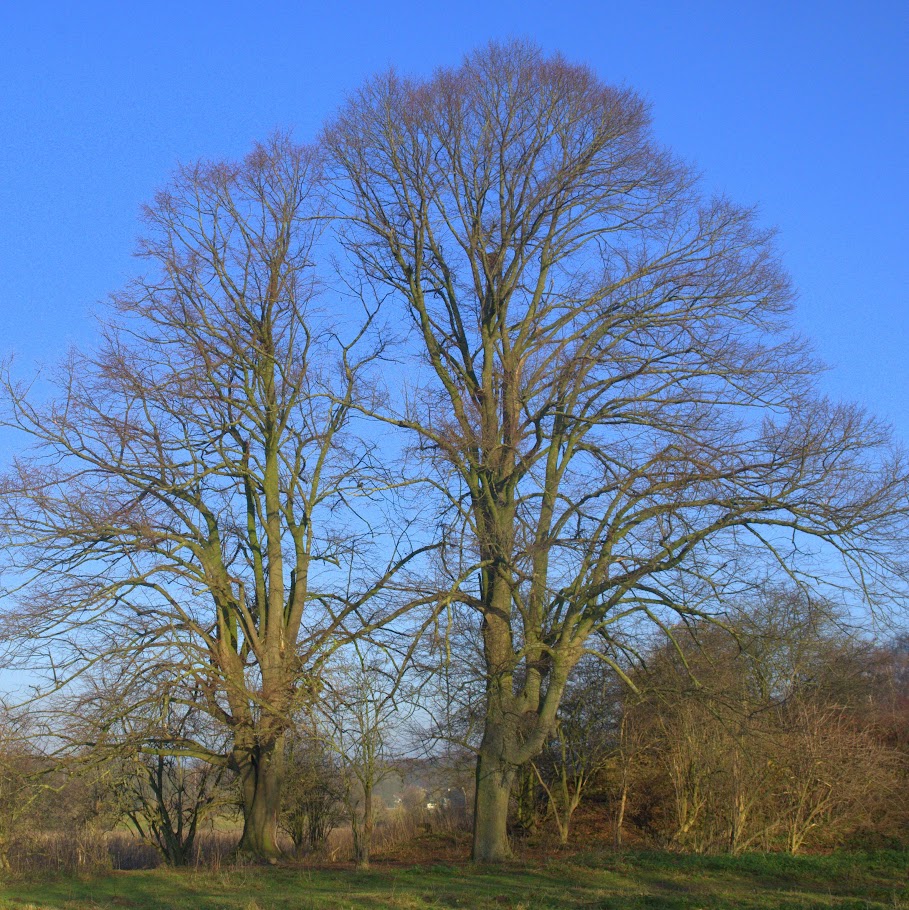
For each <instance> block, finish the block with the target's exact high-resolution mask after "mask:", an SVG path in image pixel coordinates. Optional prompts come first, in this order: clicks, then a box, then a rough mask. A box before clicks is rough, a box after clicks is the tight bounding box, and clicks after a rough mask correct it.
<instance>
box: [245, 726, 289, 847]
mask: <svg viewBox="0 0 909 910" xmlns="http://www.w3.org/2000/svg"><path fill="white" fill-rule="evenodd" d="M283 746H284V742H283V738H278V739H277V740H276V741H273V742H271V743H267V744H259V743H257V744H256V745H255V746H253V747H252V748H251V749H249V750H248V751H247V752H246V753H245V756H244V758H243V759H241V760H240V761H238V762H237V765H238V770H239V773H240V790H241V795H242V798H243V834H242V836H241V838H240V844H239V846H238V847H237V852H238V853H239V854H240V855H243V856H249V857H251V858H253V859H260V860H274V859H277V858H278V857H279V856H280V855H281V849H280V847H279V846H278V843H277V833H278V813H279V812H280V811H281V785H282V783H283V764H284V754H283V752H284V749H283Z"/></svg>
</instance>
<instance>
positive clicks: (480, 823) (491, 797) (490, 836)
mask: <svg viewBox="0 0 909 910" xmlns="http://www.w3.org/2000/svg"><path fill="white" fill-rule="evenodd" d="M513 783H514V768H513V767H511V766H509V765H507V764H506V763H504V762H503V761H502V760H501V759H500V758H498V757H497V756H495V755H490V754H489V753H488V752H487V753H484V751H483V750H482V749H481V750H480V754H479V755H478V756H477V790H476V797H475V801H474V817H473V852H472V854H471V859H472V860H473V862H475V863H498V862H502V861H503V860H506V859H509V858H510V857H511V847H510V845H509V843H508V799H509V797H510V796H511V786H512V784H513Z"/></svg>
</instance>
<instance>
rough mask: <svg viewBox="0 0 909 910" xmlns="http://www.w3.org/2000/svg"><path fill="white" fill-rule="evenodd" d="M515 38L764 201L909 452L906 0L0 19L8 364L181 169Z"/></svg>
mask: <svg viewBox="0 0 909 910" xmlns="http://www.w3.org/2000/svg"><path fill="white" fill-rule="evenodd" d="M515 36H517V37H523V38H529V39H531V40H535V41H537V42H538V43H540V44H541V45H542V46H543V47H544V48H546V49H547V50H560V51H562V52H563V53H564V54H565V55H566V57H568V58H569V59H571V60H575V61H583V62H587V63H589V64H591V65H592V66H593V67H594V68H595V69H596V70H597V72H598V73H599V74H600V75H601V76H602V77H603V78H604V79H605V80H606V81H609V82H615V83H624V84H627V85H630V86H632V87H634V88H635V89H637V90H638V91H639V92H640V93H641V94H643V95H644V96H645V97H646V98H648V99H649V100H650V102H651V104H652V110H653V116H654V122H655V130H656V133H657V135H658V136H659V137H660V139H661V140H662V141H663V142H664V143H666V144H668V145H670V146H672V147H673V148H674V149H675V150H676V152H677V153H679V154H680V155H681V156H683V157H684V158H686V159H688V160H691V161H693V162H695V163H696V164H697V165H698V166H699V167H700V169H701V170H702V171H703V173H704V176H705V181H706V184H707V186H708V187H709V188H711V189H716V190H719V191H722V192H725V193H726V194H728V195H729V196H731V197H732V198H733V199H735V200H736V201H738V202H742V203H748V204H752V203H754V204H757V205H758V206H759V207H760V211H761V213H762V217H763V220H764V222H765V223H766V224H768V225H776V226H778V227H779V229H780V246H781V249H782V250H783V253H784V258H785V261H786V263H787V265H788V267H789V269H790V271H791V273H792V275H793V278H794V280H795V283H796V286H797V287H798V288H799V291H800V300H799V304H798V310H797V313H796V319H795V322H796V326H797V328H798V329H799V330H801V331H803V332H804V333H805V334H807V335H808V336H809V337H811V338H812V339H813V340H814V342H815V346H816V349H817V350H818V352H819V354H820V355H821V357H822V358H823V359H824V360H826V361H827V362H828V363H830V364H831V365H832V366H833V367H834V369H833V371H832V372H831V373H830V374H829V375H828V376H827V377H826V378H825V380H824V384H825V388H826V389H827V390H828V391H829V392H830V393H832V394H833V395H835V396H837V397H845V398H850V399H853V400H857V401H859V402H862V403H864V404H866V405H867V406H868V407H869V408H870V409H871V410H872V411H874V412H876V413H878V414H880V415H881V416H882V417H884V418H886V419H888V420H890V421H892V422H893V424H894V425H895V427H896V429H897V431H898V433H899V434H900V435H901V436H902V437H903V438H904V439H906V440H909V404H907V401H909V394H907V393H909V358H907V356H906V351H907V349H909V312H907V310H909V290H907V289H909V257H907V255H906V247H907V242H909V214H907V213H909V205H907V203H909V104H907V101H909V63H907V60H909V3H906V2H905V0H903V2H890V0H877V2H874V3H871V4H867V3H860V2H848V3H843V2H841V3H837V2H827V3H819V2H801V3H792V2H790V3H775V2H744V3H736V4H730V3H728V2H723V3H721V2H716V3H713V2H709V3H708V2H705V3H697V2H690V3H681V2H679V3H669V2H650V3H634V2H627V0H626V2H623V3H611V2H605V0H604V2H599V3H595V2H586V3H585V2H578V0H559V2H551V0H550V2H537V0H530V2H523V3H516V2H510V0H509V2H496V0H485V2H476V0H466V2H460V3H447V4H440V3H432V2H422V3H418V2H403V0H388V2H384V3H367V2H347V3H345V2H343V0H339V2H337V3H335V4H334V5H333V6H332V5H330V4H328V3H310V2H270V0H260V2H257V3H250V2H242V3H241V2H217V3H216V2H193V0H185V2H183V3H174V2H149V3H101V2H91V0H83V2H78V3H72V2H69V3H55V2H41V0H36V2H31V3H27V4H25V3H21V4H20V3H12V2H7V3H4V4H2V11H0V354H3V353H6V352H8V351H10V350H15V351H17V352H18V355H19V358H20V363H21V365H22V366H23V367H28V366H29V365H31V364H33V363H34V362H36V361H38V360H43V361H44V362H53V360H55V359H56V358H57V357H58V356H59V355H60V354H62V353H63V351H64V350H65V349H66V347H67V346H68V345H69V344H72V343H77V344H84V343H88V342H90V341H91V339H92V337H93V335H94V332H95V326H94V324H93V322H92V321H91V318H90V313H91V312H92V310H93V309H94V308H95V304H96V302H97V301H100V300H103V299H104V298H105V296H106V295H107V294H108V293H109V292H111V291H113V290H116V289H117V288H118V287H119V286H120V285H122V284H123V282H124V281H125V280H126V279H127V278H128V277H129V276H130V275H131V274H132V273H133V271H134V270H135V269H136V263H135V262H134V261H133V260H132V259H131V252H132V249H133V245H134V242H135V238H136V236H137V233H138V230H139V226H138V219H137V215H138V210H139V206H140V204H141V203H142V202H143V201H145V200H148V199H150V197H151V196H152V194H153V193H154V191H155V189H156V188H157V187H159V186H161V185H162V184H164V183H165V182H166V181H167V178H168V175H169V174H170V172H171V170H172V169H173V167H174V166H175V164H176V163H177V162H185V161H190V160H192V159H195V158H198V157H210V158H221V157H235V156H238V155H241V154H243V153H244V152H245V151H246V150H247V149H248V147H249V146H250V144H251V143H252V142H253V141H254V140H256V139H258V138H262V137H264V136H266V135H267V134H268V133H269V132H271V131H272V130H273V129H274V128H276V127H285V128H286V127H290V128H292V129H293V130H294V133H295V135H296V136H297V137H298V138H299V139H302V140H305V139H308V138H311V137H312V136H314V134H315V132H316V131H317V129H318V127H319V125H320V123H321V122H322V121H323V120H324V118H325V117H326V116H328V115H330V114H331V113H332V112H333V111H334V109H335V108H336V107H337V106H338V105H339V103H340V102H341V101H342V99H343V97H344V96H345V94H346V93H347V92H349V91H351V90H353V89H354V88H356V86H357V85H358V84H359V83H360V82H361V81H362V80H363V79H364V78H365V77H367V76H368V75H369V74H371V73H373V72H375V71H377V70H380V69H383V68H385V67H387V66H388V65H391V64H394V65H395V66H396V67H398V68H399V69H400V70H402V71H405V72H412V73H416V74H420V73H428V72H430V71H431V70H432V69H433V68H434V67H436V66H438V65H445V64H453V63H455V62H457V60H458V59H459V58H460V57H461V55H462V54H463V53H464V52H465V51H467V50H469V49H470V48H472V47H474V46H476V45H478V44H480V43H483V42H485V41H488V40H489V39H491V38H508V37H515Z"/></svg>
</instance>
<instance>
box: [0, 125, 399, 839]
mask: <svg viewBox="0 0 909 910" xmlns="http://www.w3.org/2000/svg"><path fill="white" fill-rule="evenodd" d="M320 193H321V190H320V173H319V165H318V156H317V155H316V154H315V153H314V152H313V150H311V149H310V148H307V147H301V146H298V145H295V144H294V143H293V142H291V141H290V140H289V139H288V138H287V137H282V136H277V137H275V138H274V139H273V140H272V141H270V142H269V143H267V144H264V145H260V146H257V147H256V148H255V149H254V150H253V151H252V153H251V154H250V155H249V156H248V157H246V158H245V159H244V160H242V161H240V162H237V163H233V162H226V163H200V164H197V165H193V166H189V167H183V168H181V169H180V170H179V171H178V173H177V174H176V176H175V178H174V180H173V182H172V183H171V185H170V186H169V187H168V188H167V189H165V190H164V191H162V192H160V193H159V194H158V195H157V196H156V198H155V200H154V202H153V204H151V205H150V206H148V207H147V208H146V209H145V213H144V216H145V225H146V228H147V231H146V235H145V238H144V239H143V240H142V241H141V244H140V247H139V256H140V257H141V258H142V259H143V260H144V261H145V262H146V263H148V266H149V271H148V274H147V275H146V276H145V277H142V278H140V279H138V280H136V281H134V282H133V283H132V284H131V285H130V286H129V287H128V288H127V289H126V290H125V291H124V292H123V293H120V294H118V295H116V296H114V298H113V300H112V311H111V312H110V313H108V314H107V315H108V317H109V319H110V320H111V321H110V324H109V325H108V326H107V327H106V328H105V337H104V341H103V343H102V344H101V345H100V347H99V349H98V350H97V351H96V352H94V353H89V354H80V353H74V354H72V355H71V356H70V358H69V359H68V361H67V362H66V363H65V364H64V365H63V366H62V367H61V368H60V370H59V371H58V372H57V373H56V374H55V375H54V376H53V377H52V380H53V383H54V385H55V387H56V393H55V394H51V395H50V396H47V397H48V398H49V400H50V403H49V404H46V405H41V404H36V403H34V401H33V395H32V394H31V393H30V391H29V390H28V389H26V388H24V387H23V386H22V384H21V383H20V384H17V383H16V382H14V381H13V380H11V379H10V380H8V382H7V392H8V408H7V422H8V423H10V424H13V425H15V426H16V427H18V428H19V429H20V430H23V431H25V432H26V433H27V434H29V435H30V436H31V437H32V440H33V442H34V444H35V447H34V449H33V451H32V453H31V454H30V455H29V456H27V457H23V458H22V459H21V460H20V461H19V462H18V464H17V468H16V469H15V470H14V471H13V473H12V474H11V475H10V476H8V477H7V478H6V491H5V495H4V500H3V513H4V514H3V516H2V519H3V523H4V524H5V525H6V526H7V527H8V528H9V529H10V531H11V534H12V535H13V541H14V545H13V546H12V547H10V548H8V550H7V556H8V557H9V558H10V560H11V563H12V568H13V569H14V570H15V574H14V575H13V576H10V577H15V578H16V579H17V580H18V581H22V582H23V583H24V587H22V589H21V591H20V593H19V595H18V596H17V597H12V596H10V597H8V598H7V599H6V604H7V610H6V612H7V616H6V618H5V623H6V626H5V630H6V632H7V633H8V634H10V635H18V636H19V638H18V647H19V648H20V649H21V651H20V654H21V656H22V659H23V661H25V660H26V654H27V650H26V646H25V644H24V643H25V642H28V641H30V642H31V643H32V644H33V648H32V649H31V651H30V652H28V653H29V654H30V658H31V662H32V666H33V668H34V667H35V666H36V665H37V662H38V661H39V659H40V656H41V654H42V653H43V654H44V655H45V665H46V666H47V667H48V669H49V670H51V671H52V673H53V680H52V681H53V683H54V684H55V685H57V686H62V685H63V684H64V683H65V682H66V681H67V680H70V679H73V678H74V677H76V676H77V675H78V673H79V672H81V671H83V670H84V669H85V668H86V667H88V666H90V665H91V664H92V663H93V662H96V661H105V662H107V663H108V664H109V665H112V663H113V662H116V663H117V665H118V666H121V667H125V668H126V670H125V672H126V677H124V678H123V679H121V682H120V687H121V691H122V692H123V693H126V695H125V697H126V699H127V701H128V699H129V697H130V693H140V694H139V695H137V696H136V697H139V698H140V700H141V699H142V698H152V699H155V698H158V699H160V698H165V697H176V698H179V697H180V696H179V695H169V694H166V693H174V692H177V693H179V692H186V691H192V692H195V693H196V697H197V698H199V699H200V700H201V702H202V707H203V708H204V710H206V711H207V712H208V713H209V714H210V715H211V716H212V717H213V718H214V719H215V720H216V721H218V722H219V723H220V724H223V725H224V726H225V727H226V728H227V729H228V730H229V732H230V747H229V750H228V752H227V754H226V755H223V754H217V753H213V752H212V751H211V750H210V749H207V748H206V747H205V746H204V744H201V743H199V742H192V741H187V742H186V743H182V744H181V743H179V742H176V741H174V742H171V743H170V744H169V748H171V749H173V750H177V751H179V750H180V749H181V748H182V750H183V751H184V752H185V753H186V754H189V755H195V756H196V757H201V758H205V759H207V760H209V761H212V762H225V763H226V764H227V765H228V767H229V768H231V769H233V770H234V771H235V772H236V774H237V776H238V779H239V784H240V788H241V793H242V805H243V810H244V817H245V824H244V829H243V835H242V841H241V845H240V846H241V850H243V851H244V852H246V853H248V854H252V855H255V856H259V857H271V856H273V855H275V854H276V852H277V849H278V848H277V846H276V843H275V830H276V824H277V815H278V811H279V807H280V788H281V779H282V771H281V762H282V755H283V737H284V734H285V732H286V730H287V729H288V724H289V723H290V722H291V717H292V714H293V712H294V710H295V709H296V708H297V707H298V704H299V700H300V699H301V698H303V699H305V698H309V697H313V696H315V694H316V693H317V692H318V687H319V683H318V678H319V667H320V664H321V661H322V660H323V659H324V658H325V657H326V655H327V654H329V653H330V652H331V650H332V649H333V648H334V647H336V646H337V645H338V644H340V643H342V642H343V641H345V640H348V639H349V637H350V635H351V634H356V632H357V631H360V630H361V629H362V627H363V626H364V625H365V626H369V625H370V623H371V622H372V621H373V620H375V621H377V622H378V621H379V613H381V612H382V608H381V607H380V605H379V601H378V600H377V599H375V598H373V597H371V595H373V594H375V593H376V591H377V590H378V589H379V587H381V583H382V579H383V577H385V576H386V574H387V573H386V570H384V569H382V568H379V569H375V565H376V564H377V562H381V557H378V556H377V555H376V553H377V551H376V546H377V545H378V540H377V539H376V538H375V536H374V535H373V534H372V531H371V530H370V529H368V526H367V525H366V523H365V517H366V516H367V515H368V516H369V517H370V519H371V520H373V521H374V520H376V519H377V518H378V515H377V513H376V511H375V510H373V509H370V508H367V507H365V506H364V505H363V504H364V501H365V497H366V496H368V495H369V491H370V489H372V486H371V484H372V482H373V481H374V480H375V479H376V475H374V474H373V473H371V471H372V468H371V464H372V459H371V448H372V446H371V445H370V444H368V443H366V442H364V441H363V440H362V439H360V438H358V437H357V436H356V434H354V433H353V432H352V431H351V428H350V419H349V418H350V413H351V410H350V409H351V405H352V403H353V402H354V401H355V400H358V399H359V397H360V396H361V394H363V393H362V391H361V389H360V388H359V376H360V372H361V368H362V365H363V362H364V361H365V360H368V359H369V358H370V357H372V356H374V355H375V354H376V353H377V351H376V349H375V348H372V349H371V350H369V351H365V352H364V353H363V354H362V355H360V354H358V353H355V351H359V350H360V347H361V346H358V341H359V340H361V339H362V330H363V326H364V325H365V324H366V323H368V321H369V314H367V313H364V314H363V316H362V318H358V319H357V324H354V320H352V319H351V320H347V324H345V322H344V320H343V319H342V318H341V312H342V311H343V308H341V309H339V310H337V311H336V312H333V313H326V312H324V311H321V310H320V309H319V308H318V305H317V302H316V299H317V296H318V293H319V276H318V275H317V274H316V270H315V266H314V255H315V254H314V250H315V248H316V245H317V243H318V237H319V234H320V224H321V223H322V215H321V208H320V206H321V203H320ZM332 302H333V304H334V305H335V307H337V301H334V300H333V301H332ZM367 530H370V533H369V534H367ZM393 549H394V548H393V545H392V546H391V548H390V549H389V550H387V551H386V553H393ZM358 559H360V560H361V561H360V562H359V563H358ZM394 559H395V557H394V556H393V555H392V556H391V557H390V558H389V559H388V562H387V563H386V565H391V564H392V563H393V562H394ZM366 560H369V561H371V562H372V566H371V568H370V570H369V580H365V578H366V576H365V575H364V570H363V565H364V564H365V562H364V561H366ZM392 568H393V566H392ZM391 571H392V569H391V568H389V569H388V572H391ZM149 693H150V694H149Z"/></svg>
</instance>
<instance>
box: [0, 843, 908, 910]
mask: <svg viewBox="0 0 909 910" xmlns="http://www.w3.org/2000/svg"><path fill="white" fill-rule="evenodd" d="M907 875H909V854H907V853H900V852H881V853H874V854H834V855H831V856H804V857H790V856H783V855H772V856H764V855H752V856H744V857H737V858H734V857H692V856H679V855H674V854H665V853H662V854H661V853H630V854H609V853H588V854H583V853H582V854H575V855H574V856H572V857H571V858H570V859H560V860H550V861H548V862H541V863H536V864H534V865H528V864H514V865H509V866H504V867H497V868H490V869H474V868H470V867H467V866H454V865H446V866H438V865H437V866H430V867H413V868H402V867H386V868H383V867H377V868H376V869H374V870H372V871H370V872H354V871H347V870H307V869H302V868H291V867H280V868H230V869H225V870H223V871H221V872H210V871H197V872H194V871H190V870H185V871H173V870H167V869H156V870H149V871H141V872H117V873H113V874H109V875H104V876H100V877H94V878H74V877H66V878H63V877H61V878H56V879H53V880H49V881H42V882H35V881H31V882H30V881H25V880H23V881H19V882H12V883H6V884H4V885H2V886H0V907H2V908H17V910H26V908H28V910H38V908H40V910H51V908H53V910H58V908H59V910H63V908H66V910H89V908H92V910H98V908H108V907H110V908H135V910H152V908H155V910H157V908H161V910H222V908H223V910H329V908H331V910H342V908H343V910H363V908H391V910H426V908H449V907H463V908H475V910H503V908H511V910H550V908H568V910H574V908H599V910H607V908H608V910H631V908H667V910H676V908H678V910H682V908H685V910H701V908H703V910H707V908H711V910H712V908H767V910H769V908H780V910H782V908H809V907H836V908H850V910H851V908H855V910H867V908H889V910H897V908H906V910H909V877H907Z"/></svg>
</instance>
